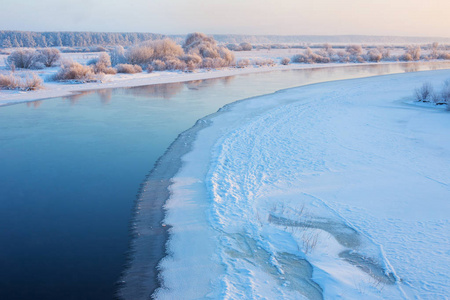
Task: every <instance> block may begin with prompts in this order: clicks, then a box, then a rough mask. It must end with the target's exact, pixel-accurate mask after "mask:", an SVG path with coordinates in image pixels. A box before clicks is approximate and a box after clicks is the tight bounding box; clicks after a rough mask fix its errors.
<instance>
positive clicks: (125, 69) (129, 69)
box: [116, 64, 142, 74]
mask: <svg viewBox="0 0 450 300" xmlns="http://www.w3.org/2000/svg"><path fill="white" fill-rule="evenodd" d="M116 70H117V72H118V73H127V74H135V73H141V72H142V68H141V66H139V65H130V64H118V65H117V66H116Z"/></svg>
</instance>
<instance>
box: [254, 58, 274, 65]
mask: <svg viewBox="0 0 450 300" xmlns="http://www.w3.org/2000/svg"><path fill="white" fill-rule="evenodd" d="M253 63H254V64H255V65H256V66H260V67H262V66H274V65H275V62H274V61H273V59H270V58H266V59H263V58H259V59H256V60H255V61H254V62H253Z"/></svg>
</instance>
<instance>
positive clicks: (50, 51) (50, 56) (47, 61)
mask: <svg viewBox="0 0 450 300" xmlns="http://www.w3.org/2000/svg"><path fill="white" fill-rule="evenodd" d="M38 53H39V55H40V58H39V60H40V61H42V63H43V64H44V65H45V66H46V67H51V66H53V65H54V64H55V63H56V62H57V61H58V60H59V59H60V58H61V52H60V51H59V50H58V49H56V48H44V49H40V50H38Z"/></svg>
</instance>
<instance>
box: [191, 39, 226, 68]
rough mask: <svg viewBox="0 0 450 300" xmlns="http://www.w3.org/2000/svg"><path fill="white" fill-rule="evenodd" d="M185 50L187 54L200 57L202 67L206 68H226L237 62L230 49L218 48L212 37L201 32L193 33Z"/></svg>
mask: <svg viewBox="0 0 450 300" xmlns="http://www.w3.org/2000/svg"><path fill="white" fill-rule="evenodd" d="M183 49H184V51H185V52H186V54H189V55H198V56H199V57H200V58H201V59H202V64H201V66H202V67H204V68H215V67H226V66H230V65H232V64H233V63H234V61H235V60H234V55H233V53H232V52H231V51H230V50H229V49H227V48H225V47H222V46H218V45H217V43H216V41H215V40H214V39H213V38H212V37H208V36H207V35H205V34H203V33H199V32H195V33H191V34H189V35H188V36H187V37H186V40H185V42H184V44H183ZM205 60H206V62H205Z"/></svg>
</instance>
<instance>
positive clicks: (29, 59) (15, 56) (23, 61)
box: [6, 49, 45, 69]
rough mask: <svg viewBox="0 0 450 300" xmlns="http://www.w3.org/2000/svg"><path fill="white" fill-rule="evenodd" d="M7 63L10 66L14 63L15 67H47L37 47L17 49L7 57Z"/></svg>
mask: <svg viewBox="0 0 450 300" xmlns="http://www.w3.org/2000/svg"><path fill="white" fill-rule="evenodd" d="M6 63H7V65H8V66H10V67H11V66H12V65H14V67H16V68H21V69H42V68H43V67H45V66H44V63H43V62H42V56H41V54H40V53H39V52H38V51H36V50H35V49H18V50H15V51H13V52H12V53H11V54H10V55H9V56H8V57H7V58H6Z"/></svg>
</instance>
